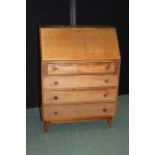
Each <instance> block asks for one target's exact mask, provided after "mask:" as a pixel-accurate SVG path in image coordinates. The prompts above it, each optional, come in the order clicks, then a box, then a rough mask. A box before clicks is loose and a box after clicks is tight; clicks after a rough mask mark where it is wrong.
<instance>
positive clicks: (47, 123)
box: [44, 122, 49, 133]
mask: <svg viewBox="0 0 155 155" xmlns="http://www.w3.org/2000/svg"><path fill="white" fill-rule="evenodd" d="M48 125H49V122H44V132H45V133H47V132H48Z"/></svg>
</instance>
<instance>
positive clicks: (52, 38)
mask: <svg viewBox="0 0 155 155" xmlns="http://www.w3.org/2000/svg"><path fill="white" fill-rule="evenodd" d="M40 48H41V58H42V60H73V61H74V60H85V61H95V60H98V61H100V60H101V61H102V60H105V59H108V60H109V59H120V53H119V46H118V40H117V34H116V30H115V28H107V27H106V28H105V27H41V28H40Z"/></svg>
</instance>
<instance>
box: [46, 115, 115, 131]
mask: <svg viewBox="0 0 155 155" xmlns="http://www.w3.org/2000/svg"><path fill="white" fill-rule="evenodd" d="M112 118H113V117H109V116H108V117H103V116H101V117H89V118H79V119H64V120H63V121H44V132H45V133H47V132H48V126H49V125H51V124H58V123H72V122H86V121H87V122H88V121H96V120H106V121H107V123H108V126H109V128H112Z"/></svg>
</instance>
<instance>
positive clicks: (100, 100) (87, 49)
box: [40, 27, 121, 132]
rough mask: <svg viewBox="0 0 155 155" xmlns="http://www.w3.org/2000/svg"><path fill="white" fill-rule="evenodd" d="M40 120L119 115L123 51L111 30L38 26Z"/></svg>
mask: <svg viewBox="0 0 155 155" xmlns="http://www.w3.org/2000/svg"><path fill="white" fill-rule="evenodd" d="M40 48H41V79H42V80H41V83H42V93H41V94H42V120H43V122H44V131H45V132H48V125H49V124H54V123H64V122H78V121H93V120H107V123H108V126H109V127H112V118H113V117H114V116H115V114H116V112H117V96H118V86H119V72H120V60H121V58H120V52H119V45H118V39H117V34H116V29H115V28H112V27H40Z"/></svg>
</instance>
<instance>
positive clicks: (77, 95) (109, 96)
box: [43, 89, 117, 104]
mask: <svg viewBox="0 0 155 155" xmlns="http://www.w3.org/2000/svg"><path fill="white" fill-rule="evenodd" d="M43 93H44V101H43V102H44V103H45V104H68V103H83V102H88V103H94V102H114V101H116V96H117V91H116V89H107V90H105V89H104V90H63V91H45V92H43Z"/></svg>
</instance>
